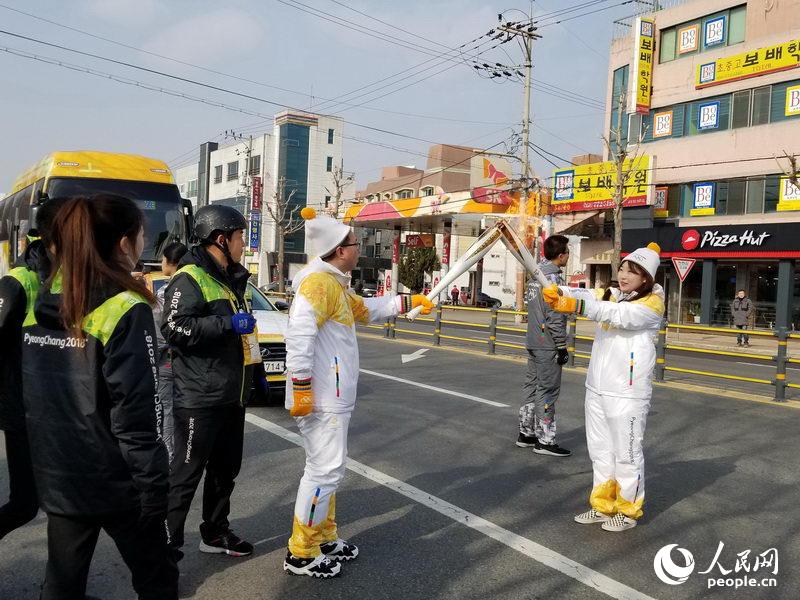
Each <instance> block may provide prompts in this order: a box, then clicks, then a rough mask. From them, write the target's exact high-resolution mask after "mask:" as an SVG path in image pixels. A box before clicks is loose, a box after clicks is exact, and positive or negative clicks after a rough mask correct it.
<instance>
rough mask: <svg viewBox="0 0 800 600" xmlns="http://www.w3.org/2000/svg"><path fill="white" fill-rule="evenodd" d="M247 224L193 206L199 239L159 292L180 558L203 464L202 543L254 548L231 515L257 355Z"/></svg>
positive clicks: (212, 547) (172, 515)
mask: <svg viewBox="0 0 800 600" xmlns="http://www.w3.org/2000/svg"><path fill="white" fill-rule="evenodd" d="M246 227H247V222H246V221H245V220H244V217H243V216H242V215H241V213H240V212H239V211H237V210H236V209H234V208H231V207H229V206H220V205H214V206H205V207H203V208H201V209H200V210H198V211H197V214H196V215H195V223H194V234H195V237H196V238H197V240H199V242H200V243H199V244H198V245H196V246H193V247H192V248H191V250H190V251H189V252H188V253H187V254H186V255H184V257H183V258H182V259H181V263H180V265H181V267H180V269H178V272H177V273H176V274H175V275H174V276H173V277H172V279H171V280H170V283H169V286H168V287H167V291H166V292H165V294H164V317H163V319H162V322H161V332H162V333H163V335H164V338H165V339H166V341H167V343H168V344H169V346H170V352H171V353H172V372H173V375H174V377H175V382H174V388H173V391H174V400H173V417H174V428H175V430H174V452H175V453H174V456H173V459H172V466H171V468H172V470H171V473H170V491H169V514H168V516H167V525H168V529H169V544H170V547H171V548H173V549H174V551H175V556H176V558H180V557H181V556H182V555H183V554H182V552H181V551H180V548H181V547H182V546H183V541H184V539H183V531H184V525H185V522H186V515H187V513H188V512H189V508H190V506H191V503H192V498H193V497H194V494H195V491H196V490H197V485H198V483H199V482H200V478H201V477H202V475H203V471H204V470H205V484H204V487H203V522H202V523H201V525H200V535H201V538H202V540H201V543H200V550H201V551H202V552H208V553H215V554H216V553H219V554H222V553H224V554H229V555H231V556H246V555H248V554H250V553H252V551H253V546H252V544H250V543H248V542H246V541H244V540H242V539H240V538H239V537H238V536H236V534H234V533H233V532H232V531H231V529H230V525H229V522H228V515H229V513H230V499H231V494H232V492H233V488H234V485H235V479H236V476H237V475H238V473H239V468H240V467H241V463H242V443H243V441H244V405H245V400H246V397H247V395H248V394H249V393H250V389H251V387H252V377H253V371H254V369H253V365H255V364H260V363H261V355H260V352H259V349H258V340H257V333H256V332H255V317H253V315H252V314H251V312H250V307H249V305H248V303H247V301H246V299H245V291H246V288H247V280H248V278H249V277H250V273H249V272H248V271H247V269H245V268H244V267H243V266H242V265H240V264H239V260H240V259H241V257H242V251H243V250H244V240H243V239H242V235H243V233H244V230H245V228H246Z"/></svg>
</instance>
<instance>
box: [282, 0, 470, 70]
mask: <svg viewBox="0 0 800 600" xmlns="http://www.w3.org/2000/svg"><path fill="white" fill-rule="evenodd" d="M277 1H278V2H280V3H281V4H284V5H286V6H289V7H291V8H294V9H295V10H299V11H301V12H304V13H307V14H310V15H313V16H315V17H318V18H320V19H323V20H325V21H329V22H331V23H334V24H336V25H339V26H340V27H344V28H345V29H350V30H351V31H355V32H357V33H361V34H362V35H366V36H369V37H372V38H375V39H377V40H380V41H381V42H384V43H386V42H388V43H390V44H394V45H395V46H400V47H402V48H406V49H408V50H413V51H414V52H419V53H421V54H427V55H428V56H433V57H435V58H444V57H443V56H442V55H441V53H439V51H438V50H434V49H431V48H427V47H424V46H421V45H419V44H413V43H412V42H405V41H400V40H396V39H392V38H385V37H381V36H379V35H376V34H374V33H373V32H372V31H370V30H369V29H367V28H366V27H364V26H363V25H359V24H358V23H355V22H354V21H350V20H348V19H345V18H343V17H338V16H336V15H333V14H331V13H328V12H325V11H323V10H319V9H317V8H314V7H313V6H309V5H308V4H304V3H302V2H300V1H299V0H277ZM447 60H453V59H450V58H448V59H447ZM458 62H462V61H458Z"/></svg>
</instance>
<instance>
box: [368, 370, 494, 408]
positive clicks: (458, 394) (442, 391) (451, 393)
mask: <svg viewBox="0 0 800 600" xmlns="http://www.w3.org/2000/svg"><path fill="white" fill-rule="evenodd" d="M359 371H361V372H362V373H365V374H366V375H372V376H374V377H383V378H384V379H391V380H392V381H399V382H400V383H405V384H407V385H413V386H416V387H421V388H424V389H426V390H431V391H434V392H439V393H440V394H447V395H448V396H456V397H457V398H464V399H465V400H472V401H473V402H480V403H481V404H488V405H489V406H497V407H498V408H508V404H503V403H502V402H495V401H494V400H487V399H486V398H478V397H477V396H471V395H469V394H462V393H461V392H454V391H453V390H446V389H445V388H440V387H436V386H433V385H428V384H427V383H419V382H417V381H411V380H410V379H402V378H401V377H395V376H394V375H385V374H383V373H377V372H376V371H367V370H366V369H359Z"/></svg>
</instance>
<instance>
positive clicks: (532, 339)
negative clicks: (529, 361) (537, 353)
mask: <svg viewBox="0 0 800 600" xmlns="http://www.w3.org/2000/svg"><path fill="white" fill-rule="evenodd" d="M539 269H540V270H541V271H542V273H543V274H544V276H545V277H546V278H547V280H548V281H550V282H551V283H555V284H556V285H564V278H563V277H562V276H561V269H559V268H558V267H557V266H556V265H554V264H553V263H551V262H550V261H549V260H544V261H542V262H541V263H539ZM525 301H526V302H527V304H528V333H527V336H526V340H525V345H526V346H527V348H528V349H529V350H556V349H557V348H566V347H567V317H566V315H564V314H561V313H557V312H556V311H554V310H553V309H552V308H550V307H549V306H548V305H547V304H545V302H544V299H543V298H542V286H541V285H540V284H539V282H538V281H536V280H534V281H533V282H532V283H531V284H530V285H528V289H527V291H526V293H525Z"/></svg>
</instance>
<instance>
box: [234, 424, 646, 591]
mask: <svg viewBox="0 0 800 600" xmlns="http://www.w3.org/2000/svg"><path fill="white" fill-rule="evenodd" d="M245 419H247V421H248V422H249V423H252V424H253V425H255V426H256V427H260V428H261V429H264V430H265V431H269V432H270V433H273V434H275V435H276V436H278V437H280V438H283V439H284V440H286V441H287V442H291V443H292V444H296V445H298V446H301V447H302V445H303V440H302V438H301V437H300V436H299V435H297V434H296V433H294V432H293V431H289V430H288V429H285V428H284V427H281V426H280V425H278V424H277V423H273V422H272V421H268V420H267V419H264V418H262V417H259V416H257V415H254V414H253V413H247V415H246V416H245ZM347 468H348V469H349V470H350V471H353V472H354V473H357V474H358V475H361V476H362V477H364V478H366V479H369V480H371V481H374V482H375V483H377V484H379V485H382V486H384V487H386V488H388V489H390V490H393V491H395V492H397V493H398V494H401V495H403V496H405V497H406V498H410V499H411V500H413V501H414V502H417V503H419V504H422V505H423V506H427V507H428V508H430V509H432V510H435V511H436V512H438V513H439V514H441V515H444V516H445V517H448V518H449V519H452V520H453V521H455V522H456V523H460V524H461V525H465V526H466V527H469V528H470V529H474V530H475V531H478V532H480V533H482V534H483V535H485V536H487V537H489V538H492V539H493V540H495V541H497V542H500V543H501V544H503V545H505V546H507V547H509V548H511V549H513V550H516V551H517V552H519V553H520V554H523V555H524V556H527V557H528V558H532V559H533V560H535V561H536V562H538V563H541V564H543V565H545V566H547V567H550V568H551V569H555V570H556V571H560V572H561V573H563V574H564V575H566V576H567V577H571V578H572V579H574V580H576V581H580V582H581V583H582V584H584V585H585V586H587V587H589V588H592V589H594V590H597V591H598V592H601V593H603V594H605V595H607V596H610V597H612V598H617V599H619V600H622V599H624V600H655V599H654V598H652V597H650V596H648V595H647V594H643V593H642V592H640V591H638V590H635V589H633V588H631V587H629V586H627V585H625V584H624V583H620V582H619V581H616V580H614V579H612V578H611V577H608V576H607V575H603V574H602V573H600V572H598V571H595V570H594V569H591V568H589V567H587V566H585V565H582V564H581V563H579V562H576V561H574V560H572V559H571V558H568V557H566V556H564V555H563V554H559V553H558V552H555V551H554V550H551V549H550V548H548V547H547V546H543V545H541V544H537V543H536V542H534V541H533V540H529V539H528V538H526V537H523V536H521V535H519V534H516V533H514V532H513V531H509V530H508V529H505V528H504V527H500V525H497V524H496V523H492V522H491V521H488V520H486V519H484V518H483V517H480V516H478V515H476V514H475V513H471V512H468V511H466V510H464V509H463V508H460V507H458V506H456V505H454V504H450V503H449V502H447V501H445V500H442V499H441V498H437V497H436V496H434V495H432V494H429V493H428V492H426V491H425V490H421V489H420V488H418V487H414V486H413V485H409V484H408V483H406V482H405V481H401V480H400V479H396V478H394V477H392V476H391V475H387V474H386V473H383V472H381V471H378V470H377V469H373V468H372V467H370V466H367V465H365V464H364V463H360V462H358V461H357V460H353V459H352V458H348V459H347Z"/></svg>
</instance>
